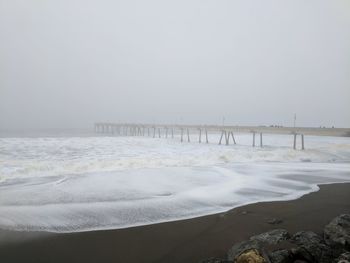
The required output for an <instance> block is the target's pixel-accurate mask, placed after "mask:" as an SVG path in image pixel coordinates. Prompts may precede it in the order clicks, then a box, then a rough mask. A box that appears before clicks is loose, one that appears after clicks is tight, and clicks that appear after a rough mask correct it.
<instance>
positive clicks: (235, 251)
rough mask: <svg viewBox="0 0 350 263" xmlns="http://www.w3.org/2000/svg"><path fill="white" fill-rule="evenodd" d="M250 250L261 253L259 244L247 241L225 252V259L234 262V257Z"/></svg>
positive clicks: (254, 241)
mask: <svg viewBox="0 0 350 263" xmlns="http://www.w3.org/2000/svg"><path fill="white" fill-rule="evenodd" d="M250 249H256V250H257V251H259V252H262V251H261V250H262V247H261V243H260V242H259V241H256V240H248V241H243V242H240V243H237V244H235V245H234V246H233V247H232V248H231V249H230V250H229V251H228V252H227V259H228V260H231V261H234V260H235V258H236V257H238V256H239V255H240V254H242V253H243V252H245V251H247V250H250Z"/></svg>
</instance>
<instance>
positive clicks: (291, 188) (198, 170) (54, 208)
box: [0, 131, 350, 232]
mask: <svg viewBox="0 0 350 263" xmlns="http://www.w3.org/2000/svg"><path fill="white" fill-rule="evenodd" d="M219 136H220V134H209V144H206V143H203V142H202V143H201V144H199V143H198V134H191V142H190V143H189V142H183V143H181V142H180V136H179V134H176V135H175V138H174V139H172V138H152V137H141V136H139V137H137V136H135V137H119V136H100V135H95V134H93V133H90V132H82V131H79V132H75V133H71V132H52V133H45V132H42V133H32V134H16V135H15V136H13V135H11V134H1V137H0V228H2V229H8V230H16V231H49V232H79V231H90V230H101V229H118V228H126V227H132V226H139V225H147V224H153V223H159V222H166V221H174V220H180V219H187V218H193V217H198V216H203V215H209V214H214V213H219V212H224V211H227V210H230V209H232V208H234V207H237V206H241V205H244V204H248V203H254V202H261V201H272V200H290V199H295V198H298V197H300V196H302V195H304V194H307V193H310V192H313V191H317V190H318V186H317V184H327V183H335V182H349V181H350V138H345V137H316V136H306V137H305V147H306V149H305V150H304V151H301V150H293V149H292V144H293V136H292V135H265V134H264V137H263V140H264V142H263V143H264V147H263V148H260V147H252V135H251V134H236V141H237V145H232V144H231V145H229V146H226V145H218V141H219ZM298 139H299V138H298ZM257 144H259V138H257ZM299 144H300V141H298V147H299Z"/></svg>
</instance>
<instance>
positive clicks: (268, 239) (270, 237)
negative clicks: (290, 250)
mask: <svg viewBox="0 0 350 263" xmlns="http://www.w3.org/2000/svg"><path fill="white" fill-rule="evenodd" d="M289 236H290V235H289V233H288V231H287V230H284V229H274V230H271V231H268V232H265V233H262V234H259V235H256V236H252V237H251V238H250V239H249V240H248V241H243V242H241V243H238V244H236V245H234V246H233V247H232V248H231V249H230V250H229V251H228V253H227V258H228V260H231V261H236V259H237V258H238V257H239V256H240V255H241V254H243V253H244V252H246V251H251V250H255V251H256V252H257V253H259V255H260V256H262V257H263V258H264V259H265V261H266V262H268V261H269V258H268V256H267V254H266V251H265V250H264V245H266V244H267V245H275V244H277V243H279V242H281V241H284V240H287V239H288V238H289ZM250 255H252V254H250ZM256 259H257V258H256Z"/></svg>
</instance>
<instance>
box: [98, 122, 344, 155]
mask: <svg viewBox="0 0 350 263" xmlns="http://www.w3.org/2000/svg"><path fill="white" fill-rule="evenodd" d="M152 129H153V134H152V135H153V138H155V137H156V133H158V134H157V135H158V138H161V137H162V133H163V137H165V138H168V136H169V131H171V138H174V137H175V135H174V134H175V133H176V132H177V134H180V141H181V142H183V141H184V131H185V130H186V135H187V142H191V139H190V134H193V133H197V132H198V143H202V136H203V133H205V141H206V143H209V139H208V132H211V133H217V134H220V136H219V142H218V144H219V145H221V144H222V140H223V139H224V138H225V145H227V146H228V145H230V138H232V142H233V144H234V145H235V144H236V139H235V137H234V133H251V134H252V136H253V138H252V146H253V147H255V146H256V141H255V139H256V136H255V135H256V134H257V133H259V135H260V136H259V137H260V147H263V133H265V134H284V135H289V136H290V135H292V136H293V144H292V147H293V149H295V150H297V149H298V148H299V149H300V150H304V149H305V136H304V135H312V136H338V137H339V136H343V137H350V128H307V127H267V126H226V125H225V126H220V125H178V124H177V125H169V124H167V125H164V124H136V123H103V122H99V123H95V125H94V131H95V133H97V134H103V135H113V136H115V135H118V136H145V133H146V130H147V136H151V130H152ZM157 131H158V132H157ZM298 137H300V147H298V146H297V144H298Z"/></svg>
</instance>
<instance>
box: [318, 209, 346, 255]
mask: <svg viewBox="0 0 350 263" xmlns="http://www.w3.org/2000/svg"><path fill="white" fill-rule="evenodd" d="M324 239H325V241H326V243H327V244H328V245H330V246H331V247H335V248H340V249H346V250H350V215H349V214H343V215H340V216H337V217H336V218H334V219H333V220H332V221H331V222H330V223H329V224H328V225H326V227H325V228H324Z"/></svg>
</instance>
